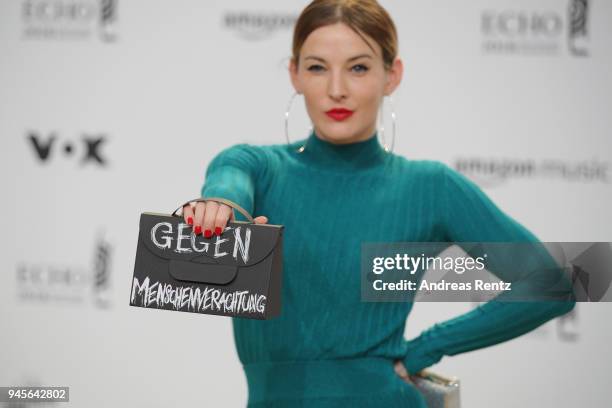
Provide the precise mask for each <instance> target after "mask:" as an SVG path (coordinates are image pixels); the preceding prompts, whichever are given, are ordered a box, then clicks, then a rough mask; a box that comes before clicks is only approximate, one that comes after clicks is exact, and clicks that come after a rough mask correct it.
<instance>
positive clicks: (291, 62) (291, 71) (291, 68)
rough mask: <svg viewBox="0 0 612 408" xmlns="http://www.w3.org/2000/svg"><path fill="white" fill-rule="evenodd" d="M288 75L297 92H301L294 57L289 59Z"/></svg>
mask: <svg viewBox="0 0 612 408" xmlns="http://www.w3.org/2000/svg"><path fill="white" fill-rule="evenodd" d="M289 76H290V78H291V84H292V85H293V88H294V89H295V91H296V92H297V93H298V94H301V93H302V86H301V85H300V80H299V78H298V66H297V63H296V61H295V59H294V58H291V59H290V60H289Z"/></svg>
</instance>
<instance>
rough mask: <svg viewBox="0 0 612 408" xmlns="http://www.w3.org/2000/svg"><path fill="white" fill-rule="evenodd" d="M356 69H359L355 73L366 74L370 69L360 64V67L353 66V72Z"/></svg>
mask: <svg viewBox="0 0 612 408" xmlns="http://www.w3.org/2000/svg"><path fill="white" fill-rule="evenodd" d="M355 68H359V69H357V70H356V71H355V72H366V71H367V70H368V67H366V66H365V65H363V64H358V65H355V66H353V70H355Z"/></svg>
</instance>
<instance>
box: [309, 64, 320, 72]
mask: <svg viewBox="0 0 612 408" xmlns="http://www.w3.org/2000/svg"><path fill="white" fill-rule="evenodd" d="M321 69H323V67H322V66H320V65H311V66H309V67H308V70H309V71H313V72H317V71H320V70H321Z"/></svg>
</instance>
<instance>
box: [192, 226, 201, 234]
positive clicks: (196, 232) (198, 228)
mask: <svg viewBox="0 0 612 408" xmlns="http://www.w3.org/2000/svg"><path fill="white" fill-rule="evenodd" d="M193 232H195V234H196V235H200V234H201V233H202V227H200V226H199V225H196V227H195V229H194V230H193Z"/></svg>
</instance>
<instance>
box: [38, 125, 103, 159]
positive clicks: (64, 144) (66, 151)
mask: <svg viewBox="0 0 612 408" xmlns="http://www.w3.org/2000/svg"><path fill="white" fill-rule="evenodd" d="M106 139H107V138H106V135H92V134H85V133H84V134H82V135H81V138H80V140H77V141H74V140H70V139H61V138H59V137H58V135H57V134H56V133H55V132H51V133H50V134H49V135H48V136H46V137H45V136H43V135H41V134H40V133H38V132H36V131H29V132H28V133H27V135H26V140H27V141H28V142H29V144H30V146H31V148H32V152H33V153H34V157H36V158H37V159H38V160H39V161H40V162H42V163H47V162H49V161H51V160H53V159H54V157H55V156H56V155H58V154H62V153H63V156H64V157H66V158H72V157H74V156H75V155H79V156H80V163H81V164H82V165H85V164H88V163H92V164H94V165H97V166H100V167H106V166H107V165H108V162H107V160H106V158H105V157H104V156H103V155H102V152H101V151H100V150H101V147H102V145H103V144H104V143H105V142H106ZM58 149H61V150H60V152H59V153H58V152H57V151H58Z"/></svg>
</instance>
